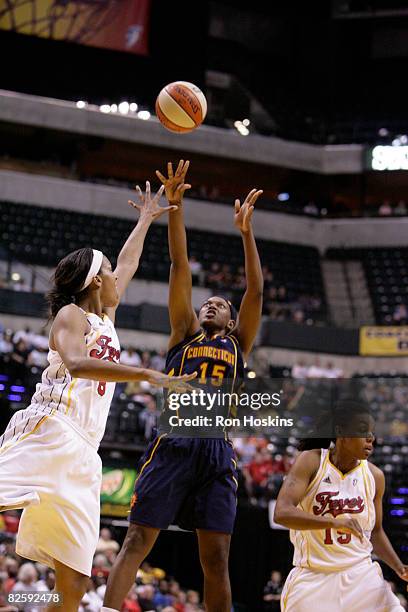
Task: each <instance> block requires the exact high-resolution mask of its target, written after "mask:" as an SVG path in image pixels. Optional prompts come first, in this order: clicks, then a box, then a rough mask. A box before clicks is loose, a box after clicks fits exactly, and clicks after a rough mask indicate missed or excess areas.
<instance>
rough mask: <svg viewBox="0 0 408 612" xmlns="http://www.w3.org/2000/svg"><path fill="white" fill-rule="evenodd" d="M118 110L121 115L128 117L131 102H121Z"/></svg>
mask: <svg viewBox="0 0 408 612" xmlns="http://www.w3.org/2000/svg"><path fill="white" fill-rule="evenodd" d="M118 109H119V112H120V114H121V115H127V114H128V112H129V102H121V103H120V104H119V106H118Z"/></svg>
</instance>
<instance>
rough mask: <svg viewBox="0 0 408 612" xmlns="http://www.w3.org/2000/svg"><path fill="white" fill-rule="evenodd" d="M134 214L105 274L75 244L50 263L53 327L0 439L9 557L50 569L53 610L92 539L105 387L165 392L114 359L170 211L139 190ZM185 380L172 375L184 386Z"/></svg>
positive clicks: (78, 588) (108, 393) (83, 565)
mask: <svg viewBox="0 0 408 612" xmlns="http://www.w3.org/2000/svg"><path fill="white" fill-rule="evenodd" d="M137 189H138V193H139V199H140V202H139V203H132V205H133V206H134V207H135V208H136V209H138V210H139V212H140V217H139V221H138V223H137V225H136V227H135V229H134V230H133V231H132V233H131V234H130V236H129V238H128V240H127V241H126V243H125V245H124V247H123V248H122V250H121V252H120V254H119V257H118V263H117V267H116V269H115V271H113V270H112V266H111V263H110V262H109V260H108V259H107V257H106V256H104V255H103V253H102V252H101V251H98V250H95V249H91V248H83V249H79V250H78V251H75V252H73V253H70V254H69V255H67V256H66V257H65V258H64V259H63V260H62V261H60V262H59V264H58V266H57V268H56V271H55V275H54V286H53V288H52V290H51V292H50V293H49V296H48V298H49V306H50V315H51V318H52V319H53V324H52V327H51V331H50V337H49V347H50V350H49V353H48V361H49V366H48V367H47V368H46V369H45V371H44V372H43V374H42V380H41V383H38V384H37V387H36V392H35V393H34V395H33V397H32V400H31V404H30V406H28V408H26V409H25V410H19V411H18V412H16V413H15V414H14V415H13V417H12V419H11V421H10V423H9V424H8V426H7V428H6V431H5V432H4V434H3V435H2V436H1V437H0V510H10V509H17V508H24V511H23V513H22V516H21V520H20V524H19V530H18V534H17V546H16V551H17V553H18V554H19V555H21V556H22V557H24V558H27V559H32V560H33V561H38V562H40V563H44V564H46V565H49V566H50V567H52V568H53V569H55V573H56V587H55V590H56V591H57V592H58V593H59V594H60V595H62V599H63V603H62V608H61V607H59V606H52V607H50V608H48V609H49V610H59V611H61V610H63V611H64V612H77V610H78V606H79V604H80V601H81V599H82V597H83V595H84V593H85V590H86V586H87V583H88V576H90V575H91V569H92V559H93V555H94V553H95V549H96V544H97V541H98V535H99V514H100V488H101V478H102V467H101V459H100V457H99V455H98V452H97V450H98V446H99V443H100V441H101V439H102V437H103V434H104V430H105V426H106V420H107V417H108V412H109V407H110V403H111V400H112V397H113V392H114V388H115V382H125V381H132V380H146V381H148V382H149V383H150V384H152V385H155V386H165V387H170V388H173V384H174V383H173V380H174V378H171V377H169V376H166V375H163V374H161V373H160V372H155V371H153V370H147V369H143V368H134V367H129V366H125V365H121V364H120V363H119V358H120V346H119V340H118V337H117V334H116V331H115V328H114V320H115V312H116V308H117V306H118V304H119V301H120V298H121V297H122V296H123V294H124V292H125V289H126V287H127V286H128V284H129V282H130V281H131V279H132V278H133V276H134V274H135V272H136V270H137V268H138V265H139V260H140V256H141V254H142V249H143V243H144V239H145V236H146V234H147V231H148V229H149V227H150V224H151V223H152V221H153V220H154V219H157V218H158V217H160V216H161V215H162V214H164V213H166V212H168V211H170V210H174V209H175V207H174V206H168V207H165V208H160V206H159V199H160V196H161V194H162V192H163V188H161V189H160V190H159V192H158V193H157V195H156V196H155V197H154V198H152V197H151V195H150V185H149V183H146V194H145V195H143V194H142V192H141V190H140V189H139V188H137ZM190 379H191V376H183V377H180V378H178V379H177V381H176V383H175V384H176V386H177V385H180V386H181V388H184V387H185V382H186V381H187V380H190Z"/></svg>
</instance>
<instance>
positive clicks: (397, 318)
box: [392, 304, 408, 325]
mask: <svg viewBox="0 0 408 612" xmlns="http://www.w3.org/2000/svg"><path fill="white" fill-rule="evenodd" d="M392 322H393V324H394V325H406V324H407V323H408V309H407V307H406V305H405V304H398V305H397V306H396V307H395V309H394V312H393V315H392Z"/></svg>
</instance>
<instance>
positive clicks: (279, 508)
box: [273, 500, 288, 527]
mask: <svg viewBox="0 0 408 612" xmlns="http://www.w3.org/2000/svg"><path fill="white" fill-rule="evenodd" d="M287 518H288V513H287V509H286V506H285V504H283V503H282V502H280V501H279V500H278V501H277V502H276V506H275V511H274V513H273V520H274V522H275V523H277V524H278V525H282V526H283V527H286V526H287V525H286V521H287Z"/></svg>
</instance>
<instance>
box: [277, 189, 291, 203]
mask: <svg viewBox="0 0 408 612" xmlns="http://www.w3.org/2000/svg"><path fill="white" fill-rule="evenodd" d="M289 198H290V196H289V194H288V193H286V191H283V192H282V193H278V200H279V202H287V201H288V200H289Z"/></svg>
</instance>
